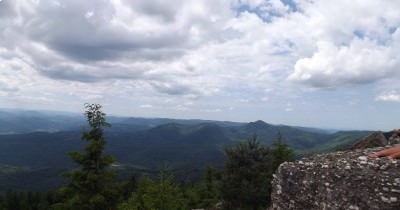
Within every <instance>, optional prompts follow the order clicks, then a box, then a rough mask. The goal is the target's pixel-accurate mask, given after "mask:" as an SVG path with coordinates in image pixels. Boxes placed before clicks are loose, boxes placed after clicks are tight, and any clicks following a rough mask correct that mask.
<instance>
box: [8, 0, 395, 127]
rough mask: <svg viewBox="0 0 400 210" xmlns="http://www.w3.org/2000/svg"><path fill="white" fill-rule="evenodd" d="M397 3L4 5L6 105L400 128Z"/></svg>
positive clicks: (59, 1) (17, 0) (243, 0)
mask: <svg viewBox="0 0 400 210" xmlns="http://www.w3.org/2000/svg"><path fill="white" fill-rule="evenodd" d="M399 11H400V1H394V0H353V1H349V0H335V1H326V0H168V1H166V0H108V1H106V0H88V1H82V0H0V107H2V108H23V109H41V110H63V111H72V112H82V109H83V104H84V103H85V102H90V103H101V104H102V105H103V106H104V109H105V111H106V112H107V113H108V114H111V115H124V116H142V117H170V118H201V119H216V120H230V121H244V122H248V121H254V120H258V119H261V120H264V121H266V122H269V123H274V124H289V125H302V126H313V127H322V128H346V129H386V130H387V129H393V128H398V127H400V120H399V118H398V116H400V82H399V81H400V28H399V27H400V12H399Z"/></svg>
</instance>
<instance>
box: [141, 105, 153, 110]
mask: <svg viewBox="0 0 400 210" xmlns="http://www.w3.org/2000/svg"><path fill="white" fill-rule="evenodd" d="M139 107H140V108H145V109H148V108H153V105H151V104H143V105H140V106H139Z"/></svg>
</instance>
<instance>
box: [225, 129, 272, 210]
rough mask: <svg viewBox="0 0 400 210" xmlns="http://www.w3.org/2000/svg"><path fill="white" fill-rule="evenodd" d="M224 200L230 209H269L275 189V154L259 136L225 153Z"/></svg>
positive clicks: (228, 149)
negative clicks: (271, 153) (272, 184)
mask: <svg viewBox="0 0 400 210" xmlns="http://www.w3.org/2000/svg"><path fill="white" fill-rule="evenodd" d="M225 153H226V155H227V158H228V159H227V161H226V162H225V167H224V169H223V171H222V179H221V188H220V192H221V197H222V199H223V200H224V202H225V205H226V208H227V209H252V210H258V209H263V208H266V206H267V205H268V202H269V194H270V189H271V184H270V182H271V177H272V171H271V155H270V151H269V148H268V147H265V146H263V145H261V144H260V142H259V140H258V139H257V136H253V137H252V138H250V139H248V140H247V141H246V142H243V143H239V144H238V145H236V146H235V147H231V148H227V149H226V150H225Z"/></svg>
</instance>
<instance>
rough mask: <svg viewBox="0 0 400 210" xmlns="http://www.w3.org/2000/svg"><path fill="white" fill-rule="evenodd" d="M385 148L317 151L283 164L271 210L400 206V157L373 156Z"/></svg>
mask: <svg viewBox="0 0 400 210" xmlns="http://www.w3.org/2000/svg"><path fill="white" fill-rule="evenodd" d="M381 149H383V148H374V149H363V150H362V149H358V150H353V151H344V152H336V153H330V154H316V155H312V156H310V157H306V158H303V159H301V160H297V161H295V162H292V163H283V164H282V165H281V166H280V167H279V169H278V170H277V173H276V174H275V175H274V180H273V182H272V185H273V191H272V194H271V199H272V206H271V209H276V210H280V209H281V210H290V209H299V210H312V209H318V210H320V209H321V210H322V209H343V210H347V209H359V210H364V209H379V210H391V209H393V210H399V209H400V160H389V159H388V158H376V159H375V158H369V157H368V155H369V154H371V153H372V152H374V151H377V150H381Z"/></svg>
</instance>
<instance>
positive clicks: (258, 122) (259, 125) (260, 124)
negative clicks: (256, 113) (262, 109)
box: [248, 120, 270, 128]
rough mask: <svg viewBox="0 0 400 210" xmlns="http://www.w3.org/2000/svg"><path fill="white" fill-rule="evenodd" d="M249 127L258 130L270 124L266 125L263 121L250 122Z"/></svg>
mask: <svg viewBox="0 0 400 210" xmlns="http://www.w3.org/2000/svg"><path fill="white" fill-rule="evenodd" d="M248 125H249V126H252V127H257V128H259V127H266V126H270V124H268V123H266V122H264V121H262V120H257V121H255V122H250V123H249V124H248Z"/></svg>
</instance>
